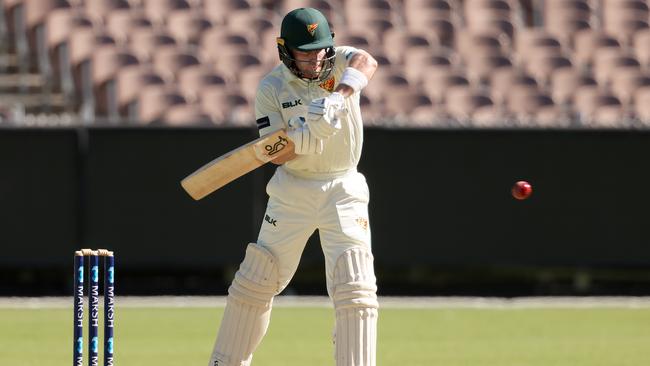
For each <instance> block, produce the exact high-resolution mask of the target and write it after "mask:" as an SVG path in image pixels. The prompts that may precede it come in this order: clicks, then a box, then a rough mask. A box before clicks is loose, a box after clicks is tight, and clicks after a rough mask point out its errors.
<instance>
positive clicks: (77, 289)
mask: <svg viewBox="0 0 650 366" xmlns="http://www.w3.org/2000/svg"><path fill="white" fill-rule="evenodd" d="M100 256H101V257H104V366H112V365H113V329H114V325H115V318H114V315H115V256H114V255H113V252H111V251H108V250H106V249H98V250H92V249H81V250H78V251H76V252H75V253H74V284H75V285H74V319H73V321H74V339H73V361H72V364H73V365H74V366H83V329H84V326H83V321H84V283H85V277H84V265H85V257H88V258H89V260H88V262H89V266H88V269H89V270H88V279H89V284H88V313H89V314H90V316H89V319H88V326H89V329H88V365H90V366H99V257H100Z"/></svg>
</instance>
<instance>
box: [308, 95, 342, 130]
mask: <svg viewBox="0 0 650 366" xmlns="http://www.w3.org/2000/svg"><path fill="white" fill-rule="evenodd" d="M344 107H345V100H344V97H343V95H342V94H341V93H332V94H330V95H329V96H327V97H323V98H317V99H314V100H312V101H311V103H309V110H308V112H307V124H308V125H309V129H310V130H311V132H312V134H313V135H314V136H316V137H317V138H319V139H321V140H325V139H328V138H330V137H332V136H334V135H336V133H337V132H339V130H340V129H341V119H340V116H341V115H342V114H343V113H344V111H345V109H344Z"/></svg>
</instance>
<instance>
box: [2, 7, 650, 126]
mask: <svg viewBox="0 0 650 366" xmlns="http://www.w3.org/2000/svg"><path fill="white" fill-rule="evenodd" d="M0 4H1V5H0V8H1V10H2V11H1V12H0V55H1V56H2V57H1V58H0V71H2V72H6V73H7V74H13V75H16V76H17V77H16V79H17V80H22V81H20V82H19V83H18V84H16V85H13V84H12V85H10V86H5V85H0V89H2V92H12V93H16V94H18V95H24V94H29V93H40V94H42V95H43V99H42V100H45V101H46V102H45V103H44V104H43V103H41V104H40V105H27V106H26V107H27V110H28V112H29V111H33V112H34V113H37V112H40V111H41V109H43V107H47V109H48V110H51V111H59V112H61V113H63V112H73V113H76V114H78V116H79V117H80V118H83V119H88V120H90V121H95V123H101V122H102V121H106V120H111V121H114V120H117V121H118V123H144V124H146V123H154V122H155V123H158V124H164V123H170V124H174V125H180V124H183V123H188V124H191V123H192V121H191V120H192V117H196V118H197V123H198V122H200V123H204V124H205V123H206V121H208V122H210V123H213V124H215V125H222V124H224V123H225V124H228V123H230V124H235V125H242V124H250V123H251V121H250V119H251V118H252V117H253V111H252V106H253V104H254V100H255V92H256V86H257V83H258V82H259V80H260V79H261V78H262V77H263V75H264V74H265V73H266V72H268V71H269V70H271V69H272V68H273V67H275V66H276V65H278V64H279V59H278V56H277V50H276V44H275V37H276V36H277V34H278V32H279V25H280V22H281V19H282V16H283V15H284V14H285V13H286V12H288V11H290V10H291V9H294V8H296V7H299V6H312V7H315V8H318V9H320V10H321V11H323V12H324V13H325V14H326V15H327V16H328V19H329V20H330V23H331V26H332V29H333V31H334V32H335V33H336V36H335V40H336V42H337V44H340V45H350V46H354V47H358V48H363V49H365V50H368V51H369V52H370V53H371V54H373V55H374V56H375V57H376V58H377V60H378V62H379V64H380V65H381V67H380V70H379V71H378V72H377V75H376V77H375V78H374V79H373V80H372V81H371V83H370V85H369V86H368V88H367V89H366V90H365V91H364V95H363V99H362V102H363V105H364V108H363V114H364V117H365V118H366V123H367V124H369V125H377V124H380V125H391V124H399V125H401V124H404V123H409V122H408V121H409V120H411V122H412V123H413V124H414V125H417V126H438V125H440V126H444V125H449V124H459V125H472V124H475V125H476V126H477V127H481V126H513V125H515V126H535V125H537V126H541V127H565V126H568V125H570V126H573V127H576V126H582V127H589V126H613V127H616V126H628V125H630V124H632V125H645V124H647V123H648V121H649V120H650V112H648V111H647V110H646V109H647V107H646V106H645V105H639V103H640V102H641V101H645V100H646V99H647V98H648V94H649V93H650V92H648V90H649V88H650V75H649V74H648V72H649V68H650V26H649V22H650V9H649V7H648V2H647V1H645V0H602V1H596V0H547V1H535V0H462V1H451V0H309V1H299V0H281V1H266V0H224V1H208V0H3V1H2V2H1V3H0ZM30 75H32V76H34V75H35V76H37V78H36V79H37V80H40V82H39V83H36V85H35V86H36V87H35V86H34V85H32V84H29V85H28V84H27V83H26V80H31V79H28V78H27V77H26V76H30ZM3 80H5V79H3ZM7 80H9V79H7ZM12 80H13V79H12ZM21 83H22V84H21ZM40 94H39V95H40ZM57 96H58V97H59V98H57ZM61 97H62V98H61ZM170 101H171V102H170ZM149 103H151V104H152V105H149ZM165 103H167V104H165ZM23 107H25V106H23ZM39 108H40V109H39ZM170 108H171V109H170ZM168 110H169V111H168ZM567 120H571V121H572V122H571V123H567ZM513 121H515V122H513Z"/></svg>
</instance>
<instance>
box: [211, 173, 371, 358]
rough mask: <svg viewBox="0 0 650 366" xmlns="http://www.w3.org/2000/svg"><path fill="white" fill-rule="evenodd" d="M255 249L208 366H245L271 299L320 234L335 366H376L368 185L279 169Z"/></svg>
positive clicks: (356, 177) (235, 286)
mask: <svg viewBox="0 0 650 366" xmlns="http://www.w3.org/2000/svg"><path fill="white" fill-rule="evenodd" d="M266 191H267V193H268V194H269V201H268V205H267V209H266V213H265V215H264V220H263V223H262V227H261V229H260V233H259V237H258V240H257V243H251V244H249V245H248V247H247V249H246V256H245V258H244V261H243V262H242V264H241V265H240V268H239V270H238V271H237V273H236V274H235V279H234V280H233V283H232V285H231V286H230V288H229V289H228V300H227V304H226V309H225V311H224V316H223V318H222V322H221V325H220V330H219V335H218V337H217V341H216V342H215V346H214V350H213V352H212V356H211V358H210V362H209V363H208V365H209V366H248V365H250V364H251V361H252V357H253V352H254V351H255V349H256V348H257V346H258V345H259V343H260V342H261V340H262V338H263V337H264V334H265V333H266V330H267V328H268V325H269V321H270V316H271V308H272V303H273V297H274V296H275V295H276V294H278V293H280V292H281V291H282V290H283V289H284V288H286V286H287V285H288V284H289V282H290V281H291V278H292V277H293V275H294V274H295V272H296V269H297V268H298V264H299V262H300V257H301V256H302V252H303V249H304V248H305V244H306V243H307V239H309V237H310V236H311V234H312V233H313V232H314V230H316V229H318V230H319V234H320V239H321V246H322V249H323V253H324V254H325V269H326V278H327V292H328V294H329V295H330V298H331V299H332V301H333V303H334V309H335V312H336V324H335V331H334V342H335V352H334V356H335V360H336V365H337V366H375V365H376V360H375V357H376V343H377V314H378V312H377V308H378V303H377V295H376V292H377V286H376V279H375V274H374V269H373V257H372V254H371V250H370V226H369V223H368V186H367V184H366V180H365V178H364V176H363V175H362V174H360V173H358V172H356V171H351V172H349V173H347V174H345V175H344V176H341V177H337V178H334V179H328V180H312V179H305V178H300V177H297V176H295V175H292V174H290V173H288V172H287V171H286V170H285V169H284V168H282V167H279V168H278V169H277V170H276V172H275V174H274V175H273V178H271V180H270V181H269V183H268V184H267V187H266Z"/></svg>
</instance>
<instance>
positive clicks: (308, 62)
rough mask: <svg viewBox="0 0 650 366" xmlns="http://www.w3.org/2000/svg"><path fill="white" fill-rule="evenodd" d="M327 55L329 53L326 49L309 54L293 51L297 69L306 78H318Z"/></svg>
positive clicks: (309, 52)
mask: <svg viewBox="0 0 650 366" xmlns="http://www.w3.org/2000/svg"><path fill="white" fill-rule="evenodd" d="M326 55H327V51H326V50H325V49H320V50H314V51H308V52H304V51H298V50H293V58H294V60H295V62H296V67H297V68H298V70H300V72H301V73H302V74H303V75H304V77H306V78H316V77H318V74H319V73H320V71H321V69H322V68H323V60H325V58H326Z"/></svg>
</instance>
